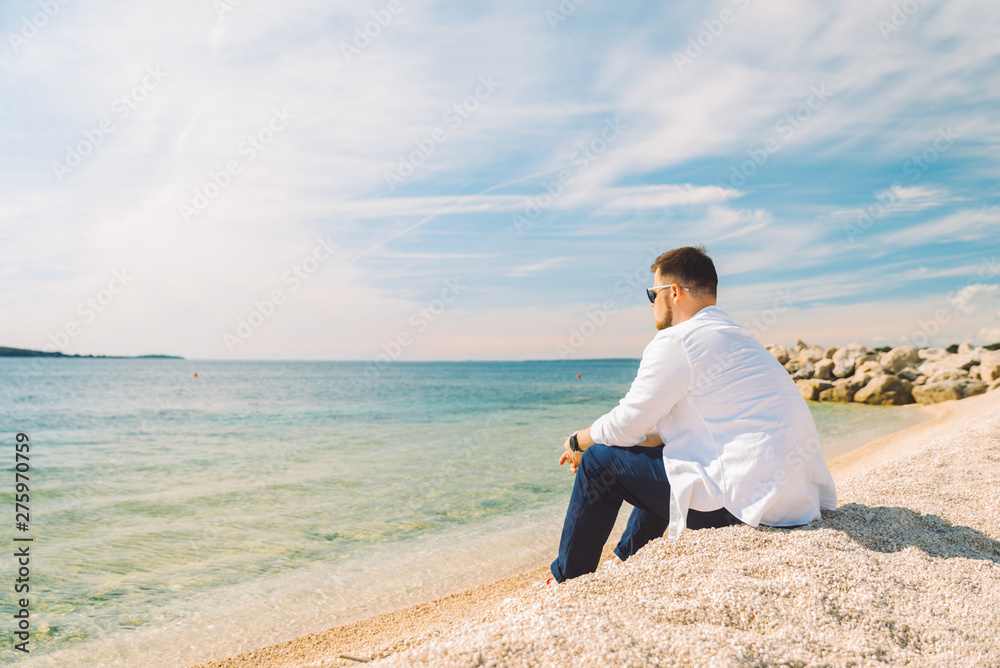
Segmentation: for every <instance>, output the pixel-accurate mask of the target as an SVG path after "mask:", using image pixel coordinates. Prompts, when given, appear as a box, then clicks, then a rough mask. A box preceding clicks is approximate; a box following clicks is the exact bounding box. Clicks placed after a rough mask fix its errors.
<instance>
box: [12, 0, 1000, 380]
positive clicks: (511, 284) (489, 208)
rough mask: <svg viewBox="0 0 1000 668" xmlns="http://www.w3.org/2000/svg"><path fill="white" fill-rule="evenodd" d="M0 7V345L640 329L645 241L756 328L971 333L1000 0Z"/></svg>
mask: <svg viewBox="0 0 1000 668" xmlns="http://www.w3.org/2000/svg"><path fill="white" fill-rule="evenodd" d="M0 27H2V32H3V36H4V39H3V43H2V44H0V100H2V102H0V113H2V121H3V122H2V124H0V136H2V137H3V151H2V154H0V170H2V179H0V285H2V287H3V292H4V297H5V298H4V299H3V300H0V345H8V346H17V347H25V348H43V349H48V350H53V349H55V350H61V351H63V352H66V353H83V354H87V353H93V354H144V353H154V352H155V353H171V354H179V355H184V356H188V357H196V358H198V357H200V358H220V359H268V358H270V359H361V360H374V359H376V358H379V357H378V356H380V355H381V356H382V357H381V358H379V359H382V360H386V359H410V360H419V359H539V358H559V357H565V358H588V357H638V356H639V355H640V354H641V351H642V348H643V347H644V345H645V344H646V343H647V342H648V340H649V339H650V337H651V336H652V333H653V329H652V316H651V313H650V310H649V305H648V302H647V301H646V300H645V295H644V293H643V291H642V288H643V287H645V286H646V285H648V284H649V280H650V277H649V274H648V266H649V264H650V262H651V260H652V258H653V257H654V256H655V255H656V254H657V253H658V252H661V251H664V250H668V249H670V248H672V247H676V246H679V245H687V244H699V243H702V244H705V245H706V246H707V247H708V249H709V251H710V253H711V255H712V256H713V258H714V260H715V262H716V265H717V267H718V269H719V273H720V279H721V280H720V299H719V304H720V307H722V308H723V309H725V310H727V311H729V312H730V313H732V314H733V315H734V317H736V318H737V320H739V321H741V322H744V323H746V324H748V325H749V326H752V327H754V328H755V329H756V330H757V331H758V333H759V336H760V338H761V340H762V341H763V342H765V343H767V342H771V341H774V342H781V343H787V344H792V343H794V342H795V341H796V339H799V338H801V339H803V340H805V341H807V342H809V343H818V344H821V345H837V344H843V343H846V342H848V341H860V342H864V343H868V344H871V345H896V344H899V343H905V342H910V343H915V344H917V345H947V344H950V343H953V342H960V341H970V342H975V343H981V344H982V343H991V342H994V341H1000V234H998V230H1000V201H998V188H997V183H998V176H1000V165H998V161H997V155H998V148H1000V146H998V138H1000V115H998V114H997V109H1000V99H998V98H1000V75H998V74H997V73H998V72H1000V7H994V6H992V5H989V4H986V5H983V4H981V3H972V2H941V3H929V2H924V3H921V2H918V0H908V2H905V3H902V4H901V3H898V2H875V3H872V2H854V1H845V2H838V3H825V2H791V1H788V2H780V1H775V2H767V3H764V2H753V1H750V0H739V1H738V2H733V1H732V0H726V1H725V2H716V3H700V2H698V3H695V2H686V3H663V5H662V6H660V5H659V4H654V3H635V2H619V3H614V4H611V3H597V2H593V1H590V0H583V1H580V2H575V1H573V0H565V1H564V2H562V3H561V4H560V3H559V2H554V1H553V2H493V3H488V2H479V3H459V2H425V3H410V2H407V1H405V0H400V1H398V2H389V1H377V2H352V3H348V2H330V1H328V0H324V1H322V2H321V1H319V0H301V1H300V0H285V1H283V2H280V3H279V2H273V1H271V2H268V1H265V0H243V1H242V2H239V3H238V4H237V2H236V0H216V1H215V2H214V3H213V2H208V1H206V0H198V1H185V0H179V1H172V2H164V1H160V0H153V1H150V2H143V3H87V2H82V1H79V0H65V4H60V3H59V2H58V0H52V1H51V2H37V1H36V2H27V1H16V2H6V3H3V5H2V6H0ZM365 31H367V33H368V34H367V35H366V34H365Z"/></svg>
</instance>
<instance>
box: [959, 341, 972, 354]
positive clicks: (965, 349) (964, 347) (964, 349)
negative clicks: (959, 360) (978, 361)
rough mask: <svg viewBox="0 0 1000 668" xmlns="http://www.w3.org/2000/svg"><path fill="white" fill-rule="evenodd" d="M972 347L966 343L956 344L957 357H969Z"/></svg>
mask: <svg viewBox="0 0 1000 668" xmlns="http://www.w3.org/2000/svg"><path fill="white" fill-rule="evenodd" d="M972 350H973V347H972V346H971V345H969V344H968V343H960V344H958V354H959V355H969V354H971V353H972Z"/></svg>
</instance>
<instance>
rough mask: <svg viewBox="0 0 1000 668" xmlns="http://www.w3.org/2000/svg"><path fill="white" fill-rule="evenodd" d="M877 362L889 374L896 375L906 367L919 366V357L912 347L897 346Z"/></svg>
mask: <svg viewBox="0 0 1000 668" xmlns="http://www.w3.org/2000/svg"><path fill="white" fill-rule="evenodd" d="M879 362H880V363H881V364H882V366H884V367H885V368H886V369H888V370H889V371H890V373H896V372H898V371H902V370H903V369H905V368H907V367H911V366H916V365H917V364H919V363H920V356H919V355H917V349H916V348H914V347H913V346H897V347H895V348H893V349H892V350H890V351H889V352H887V353H884V354H883V355H882V357H881V358H880V359H879Z"/></svg>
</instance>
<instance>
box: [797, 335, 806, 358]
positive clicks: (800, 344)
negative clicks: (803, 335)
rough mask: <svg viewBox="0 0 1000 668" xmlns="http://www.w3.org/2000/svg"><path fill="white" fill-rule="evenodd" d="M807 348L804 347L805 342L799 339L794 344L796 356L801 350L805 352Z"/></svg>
mask: <svg viewBox="0 0 1000 668" xmlns="http://www.w3.org/2000/svg"><path fill="white" fill-rule="evenodd" d="M808 347H809V346H807V345H806V342H805V341H803V340H802V339H799V340H798V341H796V342H795V354H796V355H798V354H799V353H800V352H802V351H803V350H805V349H806V348H808Z"/></svg>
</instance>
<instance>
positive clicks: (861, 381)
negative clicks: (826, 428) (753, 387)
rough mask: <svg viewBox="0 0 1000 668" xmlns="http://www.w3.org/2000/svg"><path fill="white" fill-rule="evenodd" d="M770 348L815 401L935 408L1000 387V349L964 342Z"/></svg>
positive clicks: (803, 394) (800, 344)
mask: <svg viewBox="0 0 1000 668" xmlns="http://www.w3.org/2000/svg"><path fill="white" fill-rule="evenodd" d="M765 347H766V348H767V349H768V351H770V353H771V354H772V355H774V358H775V359H776V360H778V362H779V363H781V365H782V366H784V367H785V369H787V370H788V373H790V374H791V376H792V378H793V379H794V380H795V384H796V385H797V386H798V388H799V391H800V392H801V393H802V396H803V397H805V398H806V399H809V400H810V401H844V402H848V401H856V402H858V403H863V404H873V405H880V406H890V405H891V406H899V405H902V404H912V403H914V402H917V403H921V404H936V403H938V402H941V401H948V400H949V399H964V398H965V397H971V396H973V395H976V394H983V393H984V392H986V391H988V390H995V389H997V388H998V387H1000V351H995V352H993V351H989V350H987V349H985V348H973V347H971V346H969V345H968V344H964V343H963V344H962V345H961V346H959V347H958V352H955V353H951V352H948V351H947V350H944V349H942V348H921V349H919V350H918V349H917V348H914V347H913V346H899V347H897V348H892V349H891V350H885V349H881V350H869V349H868V348H866V347H865V346H863V345H861V344H860V343H848V344H847V345H846V346H844V347H843V348H826V349H824V348H821V347H819V346H808V345H806V344H805V343H803V342H802V341H799V342H798V343H797V344H796V345H795V349H794V351H790V350H788V348H786V347H785V346H779V345H774V344H771V345H768V346H765Z"/></svg>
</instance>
